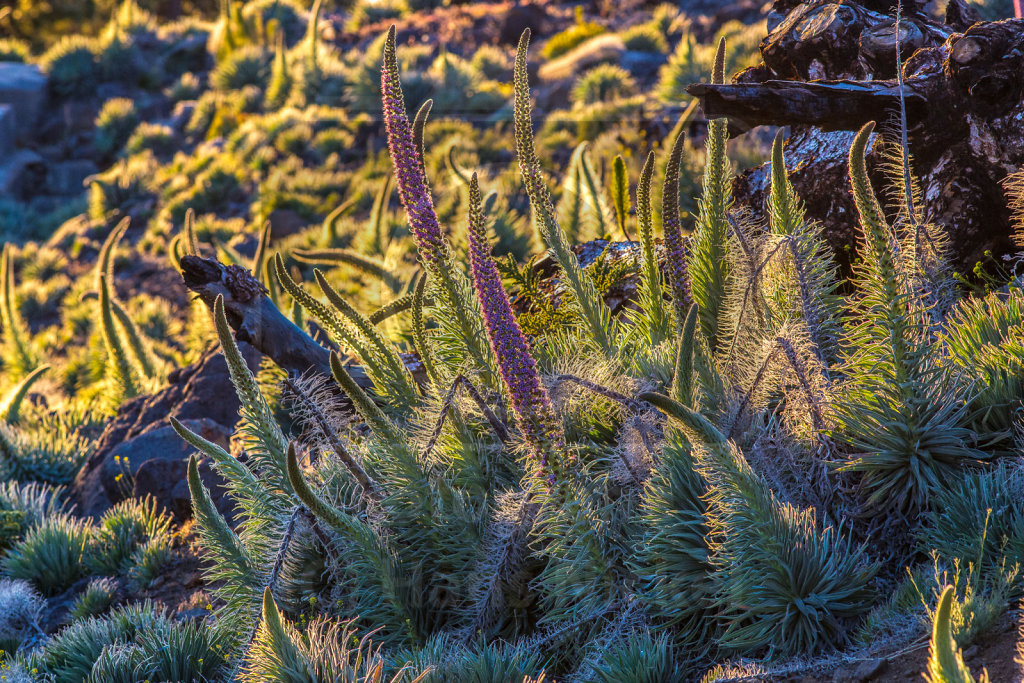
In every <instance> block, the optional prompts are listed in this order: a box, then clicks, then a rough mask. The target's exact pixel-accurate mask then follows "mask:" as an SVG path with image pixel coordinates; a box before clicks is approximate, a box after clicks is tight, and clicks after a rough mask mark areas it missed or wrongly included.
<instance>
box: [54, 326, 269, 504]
mask: <svg viewBox="0 0 1024 683" xmlns="http://www.w3.org/2000/svg"><path fill="white" fill-rule="evenodd" d="M239 348H240V350H241V351H242V354H243V356H244V357H245V359H246V362H247V363H248V364H249V367H250V369H254V370H255V369H256V368H257V367H258V365H259V354H258V353H257V352H256V351H255V349H253V348H252V347H251V346H249V345H248V344H245V343H240V344H239ZM168 383H169V384H168V386H167V387H165V388H164V389H162V390H160V391H159V392H157V393H156V394H152V395H148V396H139V397H137V398H134V399H132V400H130V401H126V402H125V403H124V404H122V405H121V407H120V408H119V409H118V413H117V415H116V416H115V417H114V418H113V419H112V420H111V421H110V422H108V423H107V426H106V428H105V429H104V430H103V433H102V434H101V435H100V438H99V440H98V443H97V446H96V449H95V450H94V451H93V453H92V454H91V455H90V456H89V458H88V460H87V461H86V462H85V464H84V465H83V466H82V469H81V470H80V471H79V473H78V476H76V477H75V481H74V482H73V483H72V485H71V491H70V498H71V499H72V500H73V501H74V502H75V503H77V505H78V511H79V512H80V513H81V514H83V515H87V516H93V517H95V516H98V515H100V514H102V513H103V511H104V510H106V509H107V508H108V507H109V506H110V505H112V504H114V503H116V502H118V501H119V500H122V499H123V498H125V497H126V496H128V495H129V494H131V493H132V492H133V490H134V485H133V484H131V483H129V482H130V479H129V481H126V482H125V483H124V484H123V485H122V484H121V483H120V481H119V480H117V475H118V474H122V473H124V474H125V477H128V476H129V475H130V476H131V477H137V476H138V473H139V470H140V469H142V466H143V465H144V464H145V463H147V462H148V461H150V460H154V459H156V460H172V461H173V460H178V461H181V462H183V463H184V462H185V461H186V460H187V458H188V456H189V454H190V453H192V452H193V449H192V447H191V446H188V444H186V443H185V442H184V441H182V440H181V438H180V437H178V435H177V434H176V433H175V432H174V430H173V429H172V428H171V427H170V425H169V424H168V423H167V418H168V417H169V416H173V417H175V418H177V419H179V420H181V421H182V422H183V423H185V424H186V425H187V426H189V427H190V429H192V430H193V431H196V432H198V433H199V434H201V435H203V436H204V437H206V438H207V439H209V440H211V441H215V442H216V441H220V442H222V443H223V444H226V443H227V440H228V438H229V437H230V434H231V430H232V428H233V427H234V424H235V422H236V421H237V420H238V407H239V404H238V398H237V396H236V394H235V389H234V386H233V385H232V384H231V379H230V376H229V374H228V368H227V363H226V362H225V360H224V356H223V355H222V354H221V353H220V351H219V349H218V350H211V351H208V352H207V353H206V354H205V355H204V356H203V357H202V358H201V359H200V360H199V362H197V363H195V364H193V365H190V366H188V367H185V368H180V369H178V370H174V371H172V372H171V373H170V375H169V376H168ZM115 456H116V457H117V460H116V461H115V459H114V458H115ZM122 458H126V459H127V462H128V466H127V468H125V466H124V465H123V464H122V463H123V461H122ZM161 467H163V468H164V470H163V471H164V472H165V473H167V472H170V470H171V468H172V467H173V466H170V465H157V464H149V465H147V466H146V470H147V471H144V472H143V482H144V483H143V486H149V487H150V488H152V489H153V490H152V491H151V492H152V493H154V494H157V493H160V494H161V495H167V496H168V498H167V499H161V502H163V503H164V504H165V505H166V507H167V508H168V509H169V510H171V511H175V510H176V509H178V507H176V504H175V503H174V502H173V501H174V500H175V499H176V497H177V499H180V497H181V491H177V492H175V491H174V489H173V487H170V488H166V490H165V487H157V486H156V485H155V484H153V483H151V482H152V481H153V477H154V476H156V475H157V474H158V473H159V472H160V471H161V470H159V469H158V468H161ZM125 470H127V471H125ZM125 477H122V479H121V481H124V480H125ZM182 479H183V477H182ZM179 507H180V506H179Z"/></svg>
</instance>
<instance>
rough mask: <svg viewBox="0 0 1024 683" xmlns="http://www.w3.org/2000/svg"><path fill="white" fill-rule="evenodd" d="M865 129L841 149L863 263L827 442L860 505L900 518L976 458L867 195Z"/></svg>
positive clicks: (887, 232) (888, 231) (960, 406)
mask: <svg viewBox="0 0 1024 683" xmlns="http://www.w3.org/2000/svg"><path fill="white" fill-rule="evenodd" d="M872 127H873V126H872V124H868V125H867V126H865V127H864V128H862V129H861V131H860V133H859V134H858V136H857V138H856V140H855V141H854V145H853V147H852V148H851V150H850V178H851V182H852V185H853V196H854V200H855V201H856V203H857V208H858V211H859V213H860V221H861V229H862V230H863V236H864V239H863V243H862V250H863V254H864V257H863V261H862V262H861V264H860V265H859V267H858V271H857V276H856V277H857V285H858V287H859V289H860V292H861V296H860V298H859V300H858V301H857V302H856V306H857V312H858V313H859V314H860V316H859V318H858V319H856V321H855V322H852V323H851V324H850V328H849V330H848V332H847V342H848V343H849V348H850V352H849V353H848V355H847V357H846V359H845V367H844V371H845V374H846V376H847V377H848V378H849V380H848V381H847V383H846V384H845V385H844V387H843V391H842V394H841V396H840V398H839V401H837V404H836V410H837V422H838V428H839V429H838V430H837V432H836V437H837V439H838V440H840V442H842V443H844V444H846V445H848V447H849V448H850V450H851V451H852V452H853V453H857V454H859V455H856V456H854V457H852V458H851V459H850V460H849V461H848V462H847V463H845V464H844V465H843V467H844V469H846V470H847V471H851V472H857V473H859V474H860V477H861V481H862V485H863V487H864V488H865V490H866V491H868V494H869V495H868V499H867V504H868V505H870V506H874V507H884V508H890V509H896V510H898V511H901V512H909V511H914V510H917V509H920V508H921V507H922V506H923V505H924V503H925V501H926V500H927V498H928V497H929V495H930V493H931V492H932V491H933V490H936V489H938V488H939V487H941V486H942V483H943V482H944V480H945V479H946V477H947V476H948V475H950V474H951V473H952V472H953V471H955V469H956V468H957V466H958V465H960V464H962V463H963V462H969V461H972V460H977V459H979V458H984V457H985V454H984V453H982V452H980V451H978V450H977V449H975V448H973V447H972V446H971V445H970V432H969V430H968V429H967V428H966V425H965V413H966V408H965V403H966V399H967V396H966V392H965V390H964V389H963V388H962V387H961V386H959V385H958V384H957V383H956V382H955V379H954V378H953V377H952V376H951V375H950V374H949V373H947V372H945V371H944V369H943V367H942V366H941V364H940V363H939V362H938V361H939V358H938V354H937V353H936V345H937V344H936V340H935V339H934V338H933V337H932V336H931V331H930V330H931V328H930V324H929V322H930V321H929V319H928V317H927V316H928V314H927V311H926V310H925V308H924V306H923V303H924V302H922V301H921V300H920V299H917V298H916V297H914V296H912V295H911V293H910V283H909V282H907V277H906V273H907V272H908V268H907V267H906V265H904V264H903V263H901V260H902V259H904V258H906V257H905V256H904V255H903V252H901V251H899V250H898V249H897V248H896V247H895V246H894V240H895V234H894V232H893V230H892V228H891V227H890V226H889V224H888V223H887V222H886V219H885V216H884V214H883V212H882V209H881V206H880V205H879V204H878V201H877V200H876V199H875V196H874V193H873V192H872V190H871V186H870V183H869V181H868V176H867V168H866V166H865V162H864V153H865V147H866V145H867V142H868V137H869V136H870V134H871V131H872ZM910 272H913V270H910ZM869 368H870V371H869V370H868V369H869Z"/></svg>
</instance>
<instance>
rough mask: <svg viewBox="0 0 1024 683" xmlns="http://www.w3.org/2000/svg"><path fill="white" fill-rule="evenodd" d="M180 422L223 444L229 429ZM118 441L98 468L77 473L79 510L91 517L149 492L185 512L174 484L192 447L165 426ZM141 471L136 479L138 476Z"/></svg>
mask: <svg viewBox="0 0 1024 683" xmlns="http://www.w3.org/2000/svg"><path fill="white" fill-rule="evenodd" d="M182 424H184V425H185V426H186V427H188V428H189V429H191V430H192V431H193V432H195V433H196V434H199V435H200V436H202V437H203V438H204V439H206V440H207V441H212V442H213V443H218V444H219V445H221V446H223V447H225V448H226V447H227V445H228V440H229V439H230V437H231V428H230V427H225V426H223V425H220V424H218V423H216V422H214V421H213V420H210V419H207V418H203V419H198V420H182ZM153 427H155V428H151V429H149V430H147V431H145V432H143V433H142V434H140V435H138V436H136V437H134V438H131V439H127V440H126V441H123V442H121V443H120V444H118V445H117V446H116V447H114V448H113V449H111V450H110V451H109V452H108V453H107V454H106V455H105V456H104V458H103V459H102V461H101V462H100V463H99V465H98V466H97V467H94V468H93V469H92V470H91V471H89V472H88V474H86V475H85V476H84V477H81V478H76V479H75V483H74V488H75V491H76V492H78V493H79V496H78V503H79V510H80V512H82V514H85V515H89V516H92V517H96V516H98V515H99V514H102V512H103V511H104V510H106V509H107V508H108V507H110V506H111V505H112V504H114V503H117V502H119V501H121V500H124V499H125V498H128V497H129V496H132V495H146V494H152V495H153V496H155V497H156V499H157V501H158V502H159V503H160V504H161V505H162V506H163V507H164V508H166V509H167V510H168V511H169V512H171V513H172V514H174V515H175V516H176V517H178V518H179V519H184V518H186V517H188V513H189V508H188V506H187V501H188V487H187V486H186V487H185V491H184V497H185V503H186V505H185V506H184V507H183V506H182V505H181V495H182V491H180V490H178V484H183V483H184V480H185V468H186V465H187V461H188V456H189V455H190V454H191V453H193V452H194V451H195V449H194V448H193V447H192V446H191V445H189V444H188V443H186V442H185V441H184V440H183V439H182V438H181V437H180V436H178V434H177V432H175V431H174V429H173V428H172V427H171V426H170V425H165V426H156V425H153ZM140 475H141V481H137V480H138V479H139V477H140Z"/></svg>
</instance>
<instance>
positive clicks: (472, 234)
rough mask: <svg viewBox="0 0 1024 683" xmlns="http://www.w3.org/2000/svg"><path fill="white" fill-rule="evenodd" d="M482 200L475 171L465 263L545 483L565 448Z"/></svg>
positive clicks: (509, 389) (485, 323)
mask: <svg viewBox="0 0 1024 683" xmlns="http://www.w3.org/2000/svg"><path fill="white" fill-rule="evenodd" d="M481 204H482V199H481V197H480V187H479V185H478V184H477V178H476V174H475V173H474V174H473V178H472V179H471V180H470V184H469V265H470V270H471V271H472V273H473V289H475V290H476V295H477V298H478V299H479V300H480V308H481V309H482V311H483V315H484V327H485V328H486V329H487V338H488V339H489V340H490V343H491V349H492V350H493V351H494V356H495V357H496V358H497V361H498V368H499V371H500V373H501V379H502V381H503V382H504V384H505V386H506V388H507V389H508V393H509V395H510V397H511V399H512V409H513V411H514V412H515V414H516V418H517V419H518V420H519V423H520V425H521V428H522V430H523V433H524V435H525V436H526V439H527V441H528V442H529V444H530V448H531V451H532V455H533V457H534V459H535V460H536V462H537V464H538V466H539V467H540V469H541V470H542V471H545V470H549V471H548V472H547V475H548V481H549V483H550V482H553V481H554V480H555V478H556V477H557V475H559V474H560V473H559V472H558V465H559V462H560V461H561V455H562V453H563V451H564V450H565V439H564V437H563V435H562V430H561V425H559V422H558V418H557V417H556V416H555V410H554V407H553V406H552V405H551V399H550V398H549V397H548V393H547V391H546V390H545V389H544V385H543V384H541V381H540V375H539V374H538V373H537V363H536V361H534V359H533V356H532V355H530V342H529V341H528V340H527V339H526V335H525V334H523V330H522V328H520V327H519V322H518V321H517V320H516V317H515V314H513V312H512V304H511V303H510V302H509V298H508V293H507V292H505V288H504V287H503V286H502V284H501V277H500V275H499V274H498V269H497V267H496V266H495V265H494V260H493V259H492V258H491V246H490V244H489V243H488V240H487V230H486V226H485V222H484V216H483V210H482V208H481ZM549 456H550V457H549Z"/></svg>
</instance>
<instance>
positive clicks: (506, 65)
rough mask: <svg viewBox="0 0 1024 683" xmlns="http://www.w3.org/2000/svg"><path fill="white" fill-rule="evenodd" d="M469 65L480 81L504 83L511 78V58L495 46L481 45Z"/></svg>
mask: <svg viewBox="0 0 1024 683" xmlns="http://www.w3.org/2000/svg"><path fill="white" fill-rule="evenodd" d="M469 63H470V66H472V67H473V70H474V71H475V72H476V73H477V75H478V76H479V77H480V78H481V79H486V80H492V81H499V82H502V83H506V82H508V81H509V80H510V79H511V77H512V58H511V57H510V56H509V55H508V53H507V52H506V51H505V50H503V49H502V48H500V47H498V46H497V45H481V46H480V47H478V48H477V50H476V52H474V53H473V57H472V58H471V59H470V60H469Z"/></svg>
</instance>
